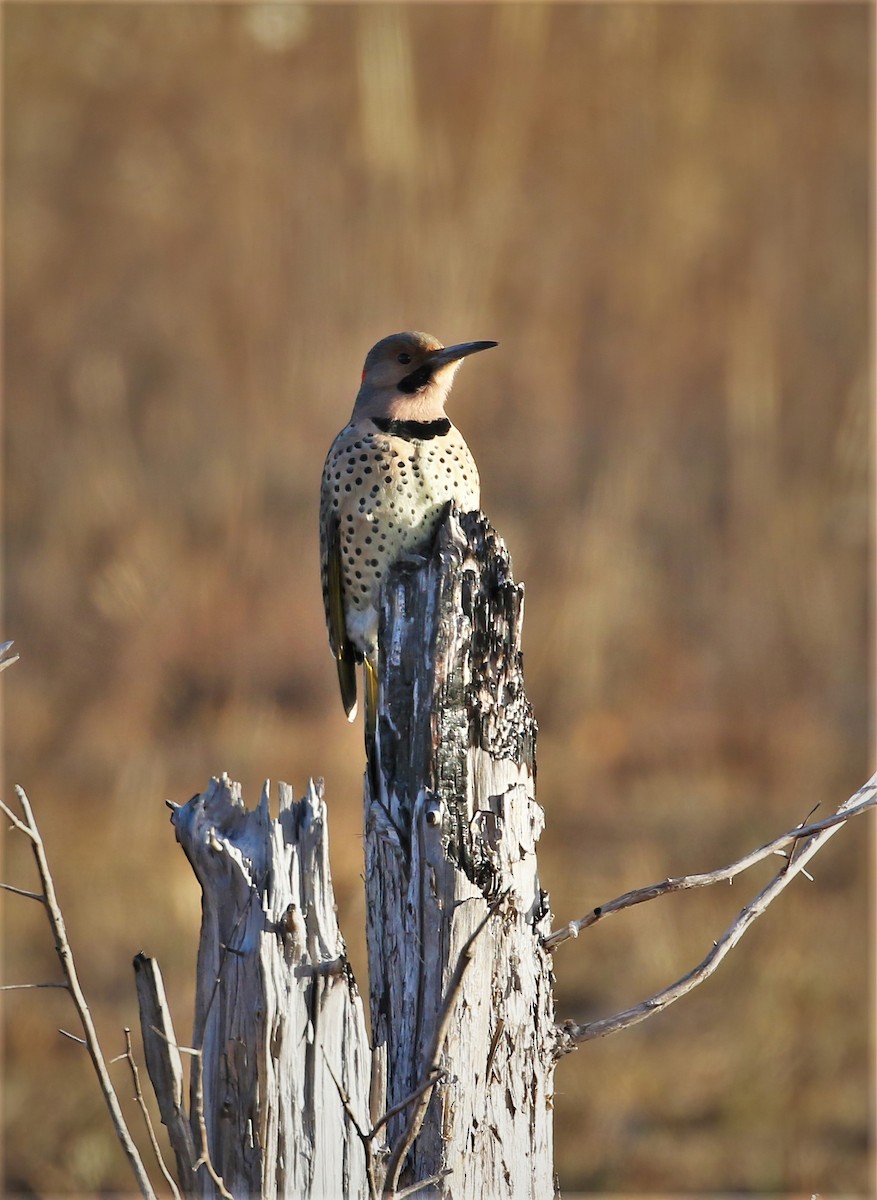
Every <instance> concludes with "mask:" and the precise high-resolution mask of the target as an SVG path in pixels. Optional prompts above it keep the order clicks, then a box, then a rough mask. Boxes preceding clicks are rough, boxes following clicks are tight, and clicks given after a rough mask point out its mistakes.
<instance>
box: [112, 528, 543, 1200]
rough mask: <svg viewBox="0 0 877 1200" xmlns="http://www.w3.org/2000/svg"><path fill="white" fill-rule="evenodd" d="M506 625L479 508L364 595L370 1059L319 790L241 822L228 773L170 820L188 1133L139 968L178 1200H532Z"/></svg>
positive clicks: (523, 933)
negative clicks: (193, 882)
mask: <svg viewBox="0 0 877 1200" xmlns="http://www.w3.org/2000/svg"><path fill="white" fill-rule="evenodd" d="M522 613H523V588H522V587H520V586H518V585H516V584H515V583H514V581H513V580H512V577H511V565H510V562H509V558H508V554H507V552H506V550H505V547H504V545H503V543H502V541H501V539H500V538H499V537H498V536H497V535H496V533H495V532H494V531H493V530H492V529H491V527H490V526H489V525H488V523H487V521H486V520H485V519H484V517H483V516H481V514H478V513H470V514H464V515H462V516H460V515H458V514H456V513H455V512H453V511H449V513H448V515H447V518H446V520H445V521H444V522H443V524H442V525H441V526H440V528H439V531H438V533H437V536H436V539H435V543H434V546H433V549H432V552H431V554H430V555H429V556H428V558H427V559H425V560H418V561H417V562H412V563H406V564H401V565H399V566H397V567H396V568H395V569H394V570H393V571H391V572H390V573H389V575H388V578H387V580H386V581H385V586H384V591H383V611H382V616H381V636H380V645H381V658H380V672H379V677H380V697H379V705H378V728H377V735H376V748H375V761H374V762H373V764H372V771H371V772H366V781H365V828H366V892H367V914H368V916H367V939H368V952H369V972H370V988H369V991H370V998H371V1020H372V1047H371V1048H370V1047H369V1044H368V1040H367V1036H366V1031H365V1022H364V1017H363V1010H362V1005H361V1002H360V997H359V993H358V991H357V989H356V985H355V983H354V981H353V978H352V975H351V973H350V969H349V966H348V963H347V958H346V953H345V947H344V940H343V938H342V936H341V932H340V930H339V928H338V925H337V921H336V916H335V904H334V896H333V892H332V884H331V878H330V875H329V865H328V849H327V841H326V808H325V805H324V803H323V798H322V792H321V789H320V788H318V787H316V786H315V785H314V784H311V785H310V787H309V789H308V792H307V794H306V796H305V797H304V799H303V800H301V801H299V802H298V803H293V801H292V797H291V792H290V790H289V789H288V788H287V786H286V785H285V784H281V785H280V811H279V814H278V816H277V817H276V818H273V819H272V817H271V815H270V813H269V807H268V792H267V785H266V789H265V792H264V793H263V797H262V802H261V804H260V805H259V807H258V808H257V809H256V810H255V811H254V812H248V811H246V810H245V808H244V807H243V803H242V800H241V796H240V789H239V787H238V785H236V784H232V783H231V782H230V781H229V780H228V779H227V778H226V777H223V778H222V779H220V780H213V782H212V783H211V785H210V787H208V789H207V791H206V792H204V793H203V794H202V795H201V796H197V797H195V798H194V799H193V800H191V801H189V803H188V804H186V805H184V806H182V807H179V808H176V809H175V811H174V815H173V823H174V825H175V828H176V831H177V838H178V840H179V841H180V843H181V845H182V846H183V849H184V850H185V852H186V854H187V856H188V858H189V861H190V862H191V864H192V867H193V869H194V871H195V874H196V875H197V877H198V881H199V883H200V885H201V889H202V893H203V899H202V925H201V941H200V946H199V953H198V979H197V995H196V1014H195V1033H194V1045H195V1047H196V1048H198V1049H200V1056H199V1057H197V1058H196V1059H195V1065H194V1066H193V1068H192V1086H191V1096H190V1108H189V1112H188V1114H186V1113H185V1110H184V1105H183V1100H182V1093H183V1089H182V1071H181V1067H180V1066H179V1054H178V1053H176V1049H175V1039H174V1034H173V1025H172V1023H171V1021H170V1018H169V1014H168V1013H167V1011H166V1006H165V1004H164V1000H163V989H162V988H161V981H160V976H159V975H158V973H157V967H155V965H154V964H152V963H151V962H150V961H149V960H147V959H143V958H142V957H139V958H138V961H137V963H136V964H135V965H137V966H138V987H139V990H140V992H141V1025H142V1028H143V1033H144V1042H145V1045H146V1053H147V1066H148V1068H149V1073H150V1077H151V1079H152V1081H153V1086H154V1087H155V1089H156V1093H157V1095H158V1098H159V1105H160V1108H161V1113H162V1120H163V1121H164V1123H165V1125H166V1126H167V1127H168V1131H169V1135H170V1137H171V1141H172V1145H173V1148H174V1152H175V1154H176V1157H177V1163H178V1169H179V1175H180V1182H181V1185H182V1187H183V1189H184V1190H185V1192H186V1194H187V1195H202V1196H210V1197H213V1196H220V1195H228V1194H230V1195H232V1196H234V1197H255V1196H261V1197H267V1198H269V1200H273V1198H274V1197H289V1198H290V1200H292V1198H293V1197H294V1198H296V1200H299V1198H301V1200H305V1198H306V1200H317V1198H318V1197H319V1198H321V1200H323V1198H325V1200H330V1198H331V1200H336V1198H341V1197H344V1198H345V1200H352V1198H354V1197H356V1198H359V1197H362V1198H365V1197H376V1196H378V1195H384V1196H393V1195H394V1194H396V1193H397V1192H402V1191H404V1192H405V1194H409V1189H413V1188H414V1187H415V1185H418V1184H419V1185H422V1186H420V1187H418V1188H417V1189H416V1190H417V1194H418V1195H420V1196H426V1195H430V1196H438V1197H443V1198H444V1197H446V1198H450V1197H453V1198H454V1200H468V1198H470V1197H471V1198H472V1200H482V1197H485V1196H489V1197H491V1200H496V1198H501V1197H508V1198H509V1200H511V1198H512V1197H514V1198H515V1200H523V1198H525V1197H532V1198H533V1200H537V1198H538V1200H544V1198H545V1197H548V1196H551V1195H553V1193H554V1173H553V1150H552V1082H553V1072H554V1061H555V1051H556V1044H557V1043H556V1030H555V1026H554V1008H553V1000H552V992H551V964H550V958H549V955H548V953H547V952H546V951H545V949H544V948H543V945H542V942H541V938H542V936H543V935H544V934H547V933H548V932H549V929H550V926H549V916H550V914H549V911H548V902H547V897H546V895H545V893H543V892H542V890H541V889H540V887H539V880H538V876H537V873H536V856H535V848H536V843H537V841H538V839H539V836H540V834H541V832H542V826H543V815H542V810H541V809H540V808H539V806H538V805H537V803H536V800H535V796H534V780H535V759H534V751H535V736H536V725H535V722H534V720H533V714H532V711H531V709H530V705H529V703H528V701H527V699H526V695H525V693H524V688H523V679H522V674H521V650H520V636H521V620H522ZM371 781H374V788H373V784H372V782H371ZM205 1151H206V1157H207V1158H208V1159H209V1163H206V1162H204V1161H202V1160H203V1159H204V1157H205Z"/></svg>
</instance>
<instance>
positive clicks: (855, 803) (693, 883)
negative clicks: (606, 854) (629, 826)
mask: <svg viewBox="0 0 877 1200" xmlns="http://www.w3.org/2000/svg"><path fill="white" fill-rule="evenodd" d="M875 803H877V773H875V774H874V775H872V776H871V778H870V779H869V780H868V782H867V783H865V784H863V785H862V787H860V788H859V789H858V791H856V792H854V793H853V795H852V796H850V797H849V799H848V800H845V801H844V803H843V804H842V805H841V806H840V808H838V810H837V812H836V813H834V815H833V816H831V817H827V818H826V819H825V820H824V821H817V822H815V823H813V824H811V825H804V826H800V827H799V828H798V829H794V830H791V831H790V832H789V833H785V834H782V835H781V836H780V837H778V838H774V839H773V840H772V841H770V842H766V843H765V845H763V846H761V847H759V848H758V849H757V850H753V851H752V852H751V853H750V854H747V855H745V856H744V857H743V858H742V859H740V860H738V862H737V863H732V864H731V866H729V867H723V868H720V869H719V870H717V871H711V872H707V873H706V874H703V875H689V876H683V877H681V878H680V879H676V880H665V881H664V883H663V884H654V885H652V886H651V887H647V888H639V889H637V890H636V891H633V892H627V893H625V895H624V896H619V897H618V899H617V900H614V901H611V902H610V904H609V905H605V906H601V907H600V908H597V909H595V910H594V911H593V913H592V914H589V917H590V918H592V919H589V917H583V918H582V919H581V922H574V923H573V924H574V925H578V926H579V928H584V927H586V926H587V925H593V924H595V922H596V921H597V920H599V919H600V918H601V917H602V916H604V915H609V913H610V912H618V911H621V909H623V908H629V907H630V906H631V905H633V904H640V903H643V902H644V901H646V900H652V899H655V898H656V897H657V896H664V895H668V894H669V893H670V892H672V891H683V890H685V889H686V888H692V887H706V886H709V885H710V884H713V883H719V882H721V881H723V880H727V879H732V878H733V877H734V876H735V875H737V874H739V873H740V872H741V871H744V870H746V869H747V868H748V867H751V866H753V865H754V864H755V863H757V862H761V861H762V860H763V859H765V858H767V857H768V856H769V855H771V854H775V853H776V852H777V851H778V850H780V849H782V848H783V847H785V846H788V845H795V846H796V847H797V852H796V853H795V854H794V855H789V856H788V858H787V860H786V862H785V865H784V866H783V867H782V868H781V870H780V871H779V872H778V873H777V874H776V875H775V876H774V877H773V879H771V880H770V881H769V882H768V883H767V884H766V885H765V886H764V887H763V888H762V889H761V891H760V892H759V893H758V894H757V895H756V896H755V897H754V898H753V899H752V900H751V901H750V902H749V903H748V904H747V905H745V906H744V907H743V908H742V909H741V910H740V912H739V913H738V914H737V916H736V918H735V919H734V920H733V921H732V923H731V924H730V925H729V926H728V928H727V929H726V930H725V932H724V933H723V934H722V935H721V937H720V938H719V939H718V940H717V941H716V942H714V943H713V947H712V949H711V950H710V952H709V954H707V956H706V958H704V959H703V961H702V962H700V963H699V964H698V965H697V966H696V967H694V968H693V970H691V971H689V972H688V973H687V974H686V975H683V976H682V977H681V979H677V980H676V982H675V983H672V984H670V986H669V987H666V988H663V989H662V990H661V991H659V992H656V993H655V994H654V995H653V996H650V997H649V998H648V999H646V1000H643V1001H641V1003H639V1004H636V1005H634V1006H633V1007H632V1008H627V1009H624V1010H623V1011H622V1012H617V1013H614V1014H613V1015H612V1016H609V1017H603V1018H602V1019H601V1020H599V1021H590V1022H588V1023H587V1024H584V1025H579V1024H577V1023H576V1022H575V1021H565V1022H564V1023H563V1024H562V1025H561V1027H560V1036H559V1038H558V1049H557V1052H558V1054H565V1053H567V1052H568V1051H570V1050H573V1049H575V1047H576V1046H577V1045H579V1044H580V1043H582V1042H587V1041H593V1040H594V1039H595V1038H600V1037H606V1036H607V1035H608V1034H610V1033H617V1032H618V1031H619V1030H621V1029H627V1028H629V1027H630V1026H631V1025H637V1024H639V1022H640V1021H644V1020H646V1019H647V1018H648V1017H651V1016H654V1015H655V1014H656V1013H659V1012H661V1011H663V1009H665V1008H667V1007H668V1006H669V1005H670V1004H674V1003H675V1002H676V1001H677V1000H680V999H681V998H682V997H683V996H685V995H687V994H688V993H689V992H690V991H692V990H693V989H694V988H696V987H698V986H699V985H700V984H701V983H703V982H704V980H706V979H708V978H709V977H710V975H712V974H713V972H714V971H715V970H716V968H717V967H718V966H719V963H720V962H721V961H722V959H723V958H725V956H726V955H727V954H728V952H729V951H730V950H732V949H733V948H734V946H736V945H737V943H738V942H739V941H740V939H741V938H742V937H743V934H744V933H745V932H746V930H747V929H748V928H749V926H750V925H751V924H752V922H753V921H754V920H755V919H756V918H757V917H760V916H761V914H762V913H763V912H764V911H765V910H766V909H767V907H768V905H770V904H771V903H772V902H773V901H774V900H775V899H776V898H777V896H778V895H779V894H780V892H782V891H784V890H785V888H786V887H788V885H789V884H790V883H791V881H792V880H793V879H794V878H795V876H796V875H799V874H806V872H805V871H804V867H805V865H806V864H807V863H808V862H809V861H810V859H811V858H813V856H814V855H815V854H817V853H818V851H819V850H820V849H821V848H822V846H824V845H825V843H826V842H827V841H828V840H829V838H831V837H833V836H834V834H836V833H837V831H838V829H839V828H840V827H841V825H843V824H845V823H846V821H848V820H849V819H850V817H853V816H857V815H859V814H861V813H863V812H866V811H867V810H868V809H870V808H873V807H874V805H875ZM569 929H570V927H569V926H567V928H566V929H562V930H558V934H557V935H552V938H553V939H554V940H553V942H552V939H547V944H553V945H555V946H556V945H559V944H560V943H561V942H562V941H565V940H566V939H567V938H568V937H573V936H576V934H577V931H576V934H573V933H570V932H568V930H569ZM559 935H565V936H559Z"/></svg>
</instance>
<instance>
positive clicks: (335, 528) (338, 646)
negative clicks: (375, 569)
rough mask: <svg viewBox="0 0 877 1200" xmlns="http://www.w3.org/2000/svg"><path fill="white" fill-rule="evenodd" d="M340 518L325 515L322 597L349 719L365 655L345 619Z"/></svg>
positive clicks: (343, 701) (330, 513)
mask: <svg viewBox="0 0 877 1200" xmlns="http://www.w3.org/2000/svg"><path fill="white" fill-rule="evenodd" d="M339 530H340V522H339V520H338V515H337V513H334V512H331V511H330V512H327V513H326V515H325V518H324V529H323V534H324V537H323V545H324V546H325V554H326V561H325V563H324V569H323V572H322V576H323V601H324V603H325V606H326V623H327V625H328V627H329V645H330V646H331V647H332V652H333V654H334V655H335V665H336V667H337V668H338V683H339V686H340V688H341V702H342V704H343V705H344V711H345V712H346V713H347V719H348V721H352V720H353V719H354V718H355V716H356V664H357V663H358V662H361V661H362V656H361V655H360V654H359V652H358V651H357V649H356V647H355V646H354V645H353V643H352V642H351V640H350V638H349V637H348V636H347V623H346V621H345V620H344V577H343V572H342V570H341V539H340V536H339Z"/></svg>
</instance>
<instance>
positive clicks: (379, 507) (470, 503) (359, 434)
mask: <svg viewBox="0 0 877 1200" xmlns="http://www.w3.org/2000/svg"><path fill="white" fill-rule="evenodd" d="M394 424H395V425H396V427H395V428H394ZM438 426H441V428H437V427H438ZM423 432H424V434H425V436H423V437H418V436H416V435H417V433H418V429H417V423H416V422H399V423H392V422H391V423H389V430H388V432H383V431H382V430H381V429H380V428H379V427H378V424H377V422H367V423H365V424H358V425H355V426H354V425H349V426H348V427H347V428H346V429H344V430H342V431H341V433H340V434H339V435H338V437H337V438H336V439H335V442H334V443H333V445H332V448H331V450H330V451H329V455H328V457H327V459H326V465H325V467H324V470H323V490H322V497H323V505H322V508H323V511H322V512H321V525H322V528H323V530H324V531H325V530H326V528H327V527H328V523H329V521H330V519H333V518H334V519H337V521H338V526H339V528H338V542H339V552H340V556H341V564H340V565H341V572H342V579H343V583H344V602H345V608H346V609H347V613H348V620H347V624H348V628H349V629H350V632H351V635H353V629H352V628H351V624H353V625H356V624H357V622H356V621H355V620H354V621H353V623H352V622H351V617H354V616H355V614H354V613H351V611H350V610H351V609H354V610H358V611H359V612H363V611H364V610H366V609H373V608H374V607H375V606H376V604H377V592H378V590H379V589H380V585H381V581H382V579H383V577H384V575H385V574H386V572H387V570H388V569H389V567H390V566H392V564H393V563H394V562H396V561H397V559H399V558H400V557H402V556H404V555H405V554H410V553H414V552H416V551H418V550H422V549H423V548H425V546H426V545H428V543H429V540H430V538H431V537H432V534H433V533H434V530H435V527H436V524H437V523H438V520H439V518H440V516H441V513H442V511H443V510H444V507H445V505H446V504H447V503H448V501H449V500H453V501H455V502H456V504H457V505H458V506H459V507H460V508H461V509H463V510H464V511H468V510H471V509H474V508H477V507H478V504H479V501H480V486H479V479H478V469H477V467H476V466H475V462H474V460H473V458H472V455H471V454H470V452H469V448H468V446H467V445H466V443H465V441H464V440H463V438H462V436H461V435H460V433H459V431H458V430H457V429H456V428H455V427H454V426H453V425H452V424H451V423H450V421H442V422H431V423H430V426H429V428H424V431H423ZM324 540H325V534H324ZM324 558H325V547H324ZM324 587H325V563H324ZM357 640H359V639H357Z"/></svg>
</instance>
